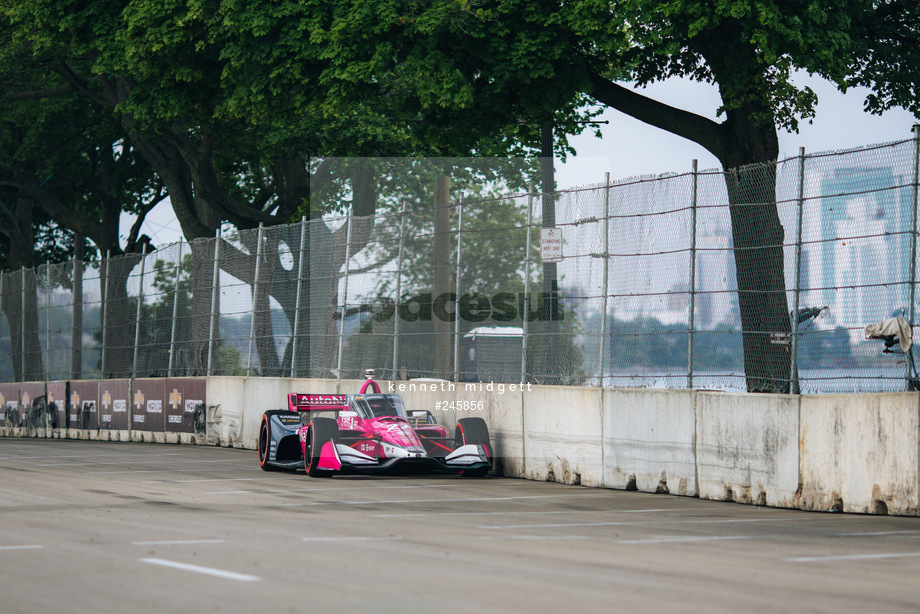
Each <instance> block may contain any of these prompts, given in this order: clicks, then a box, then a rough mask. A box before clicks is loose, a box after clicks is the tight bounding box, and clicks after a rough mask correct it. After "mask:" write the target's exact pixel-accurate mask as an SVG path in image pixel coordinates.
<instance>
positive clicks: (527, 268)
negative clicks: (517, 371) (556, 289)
mask: <svg viewBox="0 0 920 614" xmlns="http://www.w3.org/2000/svg"><path fill="white" fill-rule="evenodd" d="M533 190H534V187H533V185H529V186H527V244H526V245H525V246H524V312H523V313H522V314H521V319H522V320H523V322H522V323H521V324H522V327H523V329H524V333H523V335H522V337H521V383H522V384H523V383H524V382H526V381H527V380H526V379H525V378H526V377H527V334H528V332H529V328H530V327H529V326H527V320H528V319H529V316H530V244H531V242H532V241H533V234H532V233H533Z"/></svg>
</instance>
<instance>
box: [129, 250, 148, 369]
mask: <svg viewBox="0 0 920 614" xmlns="http://www.w3.org/2000/svg"><path fill="white" fill-rule="evenodd" d="M146 265H147V244H146V243H144V245H143V247H141V280H140V282H139V283H138V285H137V315H136V316H135V322H134V361H133V362H132V369H131V370H132V373H133V374H134V377H137V353H138V348H139V347H140V344H141V308H142V307H143V306H144V268H145V267H146Z"/></svg>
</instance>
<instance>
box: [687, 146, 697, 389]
mask: <svg viewBox="0 0 920 614" xmlns="http://www.w3.org/2000/svg"><path fill="white" fill-rule="evenodd" d="M697 165H698V161H697V160H696V159H695V158H694V160H693V163H692V165H691V166H692V169H693V170H692V173H693V174H692V184H693V191H692V194H691V196H690V313H689V317H688V319H687V389H688V390H693V341H694V339H693V334H694V332H695V329H696V199H697V186H698V182H699V173H698V172H697Z"/></svg>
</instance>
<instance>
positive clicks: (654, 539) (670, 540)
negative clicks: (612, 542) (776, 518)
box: [617, 535, 766, 544]
mask: <svg viewBox="0 0 920 614" xmlns="http://www.w3.org/2000/svg"><path fill="white" fill-rule="evenodd" d="M758 537H766V536H765V535H760V536H756V535H721V536H719V535H713V536H709V537H705V536H700V537H652V538H649V539H622V540H620V541H618V542H617V543H618V544H672V543H681V542H715V541H723V540H733V539H757V538H758Z"/></svg>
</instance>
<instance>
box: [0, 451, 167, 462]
mask: <svg viewBox="0 0 920 614" xmlns="http://www.w3.org/2000/svg"><path fill="white" fill-rule="evenodd" d="M153 456H180V454H179V453H177V452H162V453H158V454H151V455H150V457H153ZM36 458H111V456H109V455H106V456H104V457H102V456H94V455H91V454H50V455H42V456H28V455H27V456H0V460H21V461H27V460H33V459H36ZM144 458H148V456H147V455H144Z"/></svg>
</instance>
